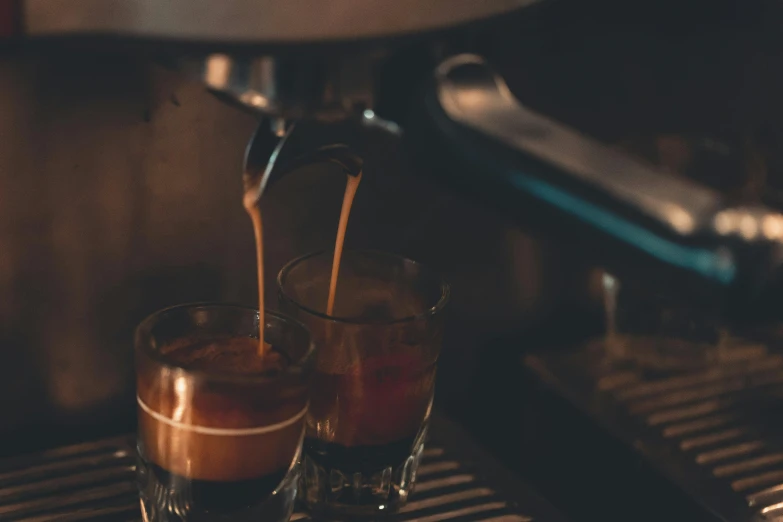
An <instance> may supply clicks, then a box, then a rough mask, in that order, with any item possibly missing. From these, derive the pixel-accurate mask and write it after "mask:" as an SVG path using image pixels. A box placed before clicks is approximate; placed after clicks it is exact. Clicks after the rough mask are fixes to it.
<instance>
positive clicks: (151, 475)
mask: <svg viewBox="0 0 783 522" xmlns="http://www.w3.org/2000/svg"><path fill="white" fill-rule="evenodd" d="M137 457H138V458H137V462H136V481H137V484H138V487H139V498H140V502H141V514H142V520H144V522H185V521H187V522H228V521H232V522H251V521H252V522H258V521H260V520H264V521H269V522H286V521H287V520H288V519H289V518H290V517H291V514H292V513H293V510H294V504H295V502H296V493H297V483H298V479H299V466H298V465H294V466H292V467H291V469H289V470H288V471H287V472H285V471H284V472H281V473H278V474H275V475H274V476H268V477H263V478H260V479H254V480H245V481H238V482H213V481H200V480H189V479H187V478H185V477H180V476H178V475H173V474H171V473H168V472H167V471H165V470H164V469H162V468H160V467H158V466H156V465H155V464H152V463H150V462H149V461H147V460H146V459H145V458H144V456H143V452H142V450H141V448H140V447H139V448H137Z"/></svg>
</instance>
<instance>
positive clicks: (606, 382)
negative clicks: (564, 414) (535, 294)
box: [526, 343, 783, 522]
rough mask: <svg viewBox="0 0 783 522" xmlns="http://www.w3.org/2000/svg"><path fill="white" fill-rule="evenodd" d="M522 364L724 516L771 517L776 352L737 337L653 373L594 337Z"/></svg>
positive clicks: (780, 466)
mask: <svg viewBox="0 0 783 522" xmlns="http://www.w3.org/2000/svg"><path fill="white" fill-rule="evenodd" d="M526 365H527V367H528V368H530V369H532V370H533V371H534V372H535V373H536V374H537V375H538V376H539V377H541V378H542V379H543V381H544V382H546V383H548V384H550V385H552V386H554V387H555V389H558V390H560V393H563V395H564V396H565V397H566V398H567V399H568V400H570V401H571V402H573V403H574V404H575V405H577V407H578V408H579V409H580V410H582V411H584V412H585V413H587V414H588V415H589V416H590V418H591V419H593V420H594V421H596V422H597V423H598V424H599V425H600V426H602V427H603V428H604V429H606V430H607V431H608V433H610V434H611V435H613V436H616V437H618V438H619V440H621V441H622V442H624V443H626V444H628V445H629V448H631V447H632V448H634V450H635V451H636V452H638V453H639V454H640V455H641V456H642V457H643V458H644V459H645V461H646V462H647V463H648V464H649V465H650V466H651V467H653V468H654V469H656V470H658V471H660V472H661V473H662V474H663V475H664V477H665V478H666V479H668V480H671V481H672V482H673V483H675V484H676V485H677V486H678V487H680V488H682V490H683V491H685V492H687V493H688V494H689V495H691V496H692V498H693V499H694V500H695V501H697V502H699V503H700V504H702V505H704V506H705V509H707V510H712V511H713V512H714V513H716V514H717V515H718V517H719V518H720V519H721V520H726V521H731V522H735V521H736V522H746V521H751V520H753V521H761V520H764V521H772V520H778V518H777V517H778V516H780V514H781V511H780V509H781V506H780V503H781V502H783V452H782V451H783V445H781V434H783V431H781V424H780V422H779V418H780V412H781V404H783V403H781V398H782V397H783V356H782V355H781V354H779V353H775V352H771V351H768V350H767V349H766V348H765V347H764V346H763V345H753V344H748V343H744V344H738V345H736V346H733V347H732V348H731V349H730V350H727V351H726V352H725V353H724V358H723V360H722V362H721V363H720V364H717V365H714V366H711V367H709V368H707V369H705V370H703V371H699V372H690V373H686V374H679V375H669V376H665V375H661V376H658V377H654V376H645V375H644V373H643V372H641V371H639V370H635V369H634V368H633V367H632V366H629V365H627V364H612V362H611V360H610V359H608V358H607V357H606V355H605V352H604V350H603V347H602V346H600V345H597V344H596V345H591V346H589V347H583V348H581V349H578V350H573V351H571V352H568V353H565V354H560V355H552V356H532V355H531V356H528V357H527V358H526Z"/></svg>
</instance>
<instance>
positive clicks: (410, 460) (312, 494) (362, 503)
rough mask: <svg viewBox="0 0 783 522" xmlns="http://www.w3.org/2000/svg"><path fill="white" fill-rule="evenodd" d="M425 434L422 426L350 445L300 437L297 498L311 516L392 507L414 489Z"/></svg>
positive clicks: (363, 512) (366, 513)
mask: <svg viewBox="0 0 783 522" xmlns="http://www.w3.org/2000/svg"><path fill="white" fill-rule="evenodd" d="M426 433H427V427H426V425H425V426H424V427H423V428H422V429H421V430H420V431H419V433H418V434H417V435H416V437H413V438H410V439H406V440H403V441H399V442H394V443H391V444H387V445H384V446H357V447H350V448H349V447H345V446H339V445H337V444H329V443H323V442H321V441H317V440H307V439H305V446H304V452H303V458H302V473H301V477H300V484H299V499H300V501H301V502H302V503H303V504H304V506H305V507H306V508H307V509H308V510H309V511H310V512H311V513H312V514H313V515H314V517H315V518H340V517H342V518H345V517H367V516H375V517H377V516H380V515H383V514H390V513H394V512H396V511H397V510H399V509H400V508H401V507H402V506H404V505H405V503H406V502H407V500H408V496H409V495H410V494H411V492H412V491H413V488H414V485H415V483H416V472H417V470H418V468H419V462H420V461H421V455H422V452H423V451H424V441H425V439H426ZM401 453H402V454H401ZM384 461H385V462H384ZM391 462H393V463H394V464H389V463H391Z"/></svg>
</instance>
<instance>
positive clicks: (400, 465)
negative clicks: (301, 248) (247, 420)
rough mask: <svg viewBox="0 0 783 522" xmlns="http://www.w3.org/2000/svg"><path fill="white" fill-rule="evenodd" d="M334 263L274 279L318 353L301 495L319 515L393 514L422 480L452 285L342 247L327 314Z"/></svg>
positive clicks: (399, 262) (313, 258)
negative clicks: (332, 301)
mask: <svg viewBox="0 0 783 522" xmlns="http://www.w3.org/2000/svg"><path fill="white" fill-rule="evenodd" d="M331 265H332V253H331V252H321V253H316V254H310V255H307V256H304V257H302V258H299V259H296V260H294V261H291V262H290V263H289V264H288V265H286V266H285V267H284V268H283V270H282V271H281V272H280V275H279V276H278V287H279V288H278V291H279V292H278V293H279V299H280V307H281V309H282V310H283V311H284V312H285V313H287V314H290V315H291V316H292V317H295V318H297V319H298V320H300V321H302V322H303V323H304V324H305V325H307V326H308V328H309V329H310V331H311V332H312V335H313V340H314V342H315V345H316V347H317V349H318V356H317V360H318V362H317V369H316V373H315V379H314V384H313V397H312V401H311V406H310V413H309V415H308V421H307V432H306V436H305V444H304V458H303V463H304V464H303V469H302V477H301V481H300V493H299V495H300V499H302V500H303V502H304V503H305V504H306V506H307V507H308V508H309V509H310V510H311V511H312V512H313V513H314V514H316V515H318V516H345V515H365V516H368V515H369V516H371V515H373V514H380V513H386V512H392V511H395V510H396V509H398V508H399V507H400V506H401V505H403V504H404V503H405V501H406V500H407V498H408V495H409V494H410V493H411V491H412V490H413V487H414V484H415V481H416V470H417V468H418V465H419V459H420V457H421V453H422V450H423V447H424V440H425V437H426V433H427V426H428V420H429V415H430V409H431V407H432V398H433V392H434V386H435V370H436V363H437V360H438V355H439V353H440V349H441V340H442V334H443V311H444V308H445V306H446V303H447V301H448V298H449V286H448V284H446V283H445V282H444V281H443V279H442V278H441V277H440V276H439V275H437V274H435V273H433V272H431V271H430V270H428V269H427V268H426V267H424V266H422V265H420V264H418V263H416V262H414V261H410V260H408V259H405V258H402V257H399V256H396V255H392V254H387V253H382V252H369V251H345V252H344V253H343V258H342V263H341V266H340V275H339V279H338V285H337V292H336V299H335V309H334V313H333V314H332V315H331V316H329V315H327V314H326V313H325V309H326V302H327V298H328V291H329V280H330V275H331Z"/></svg>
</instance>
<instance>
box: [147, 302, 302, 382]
mask: <svg viewBox="0 0 783 522" xmlns="http://www.w3.org/2000/svg"><path fill="white" fill-rule="evenodd" d="M198 308H204V309H212V310H214V309H219V310H220V309H222V310H226V309H230V310H235V311H239V312H250V313H253V314H255V317H256V320H257V321H258V322H259V323H258V324H259V330H260V326H261V322H260V314H259V311H258V309H257V308H253V307H252V306H244V305H238V304H229V303H218V302H192V303H182V304H177V305H173V306H168V307H166V308H161V309H160V310H157V311H155V312H152V313H151V314H149V315H148V316H146V317H145V318H144V319H142V320H141V322H139V324H138V326H137V327H136V329H135V331H134V335H133V344H134V351H141V352H143V353H144V355H145V356H147V357H149V358H150V359H151V360H152V361H154V362H155V363H157V364H160V365H161V366H162V367H164V368H167V369H169V370H180V371H184V372H186V373H187V374H188V375H191V376H194V377H200V378H205V379H209V380H212V381H227V382H236V383H253V384H261V383H268V382H275V381H278V380H282V379H285V378H286V377H289V376H290V375H291V374H294V373H297V371H298V370H299V369H300V368H302V366H304V365H305V364H306V362H307V361H309V360H310V359H312V358H313V355H314V353H315V343H314V342H313V336H312V334H311V333H310V329H309V328H307V326H306V325H305V324H304V323H302V322H301V321H298V320H297V319H295V318H293V317H291V316H288V315H285V314H282V313H280V312H277V311H275V310H265V311H264V316H271V317H274V318H275V319H278V320H282V321H283V322H287V323H289V324H291V325H293V326H295V327H297V328H301V329H302V331H303V332H305V333H306V334H307V341H308V346H307V350H306V351H305V352H304V353H303V354H302V355H301V356H300V357H298V358H297V359H296V360H295V361H292V362H291V363H289V364H288V365H286V366H285V368H284V369H283V371H281V372H279V373H277V374H275V375H264V374H262V373H250V374H248V373H232V372H227V371H209V370H204V369H194V368H189V367H188V366H187V365H183V364H177V363H175V362H172V361H171V360H169V359H168V358H167V357H165V356H164V355H162V354H161V353H160V352H159V351H157V350H154V349H153V348H152V347H151V346H150V344H149V343H140V342H139V337H140V335H142V332H143V331H146V332H147V333H148V334H150V333H151V329H152V326H153V325H154V324H155V323H156V322H157V321H159V320H160V319H161V317H162V316H164V315H165V314H167V313H170V312H173V311H176V310H184V309H198ZM264 324H266V321H264ZM253 339H255V337H254V338H253ZM140 345H141V346H140Z"/></svg>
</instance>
